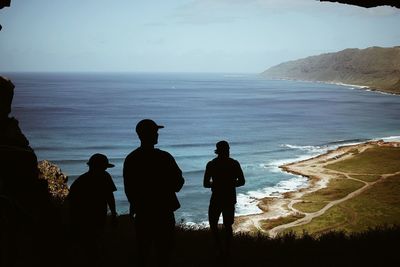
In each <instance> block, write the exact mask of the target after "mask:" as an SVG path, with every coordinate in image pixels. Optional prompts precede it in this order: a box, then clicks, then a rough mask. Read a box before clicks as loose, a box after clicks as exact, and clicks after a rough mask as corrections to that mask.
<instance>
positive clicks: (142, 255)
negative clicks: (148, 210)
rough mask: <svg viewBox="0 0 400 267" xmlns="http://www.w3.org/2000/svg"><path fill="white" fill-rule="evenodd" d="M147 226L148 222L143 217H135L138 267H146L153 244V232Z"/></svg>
mask: <svg viewBox="0 0 400 267" xmlns="http://www.w3.org/2000/svg"><path fill="white" fill-rule="evenodd" d="M152 230H153V229H149V226H148V225H147V220H146V219H145V218H143V216H140V215H137V214H136V217H135V234H136V246H137V264H138V266H146V255H147V254H148V251H149V250H150V244H151V242H152V240H151V239H152V238H151V236H152V232H149V231H152Z"/></svg>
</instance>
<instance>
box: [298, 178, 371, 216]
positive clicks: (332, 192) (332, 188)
mask: <svg viewBox="0 0 400 267" xmlns="http://www.w3.org/2000/svg"><path fill="white" fill-rule="evenodd" d="M363 185H364V184H363V183H361V182H358V181H354V180H350V179H346V178H343V179H332V180H331V181H330V182H329V184H328V186H327V187H326V188H322V189H320V190H318V191H315V192H312V193H310V194H306V195H304V196H303V197H302V200H303V202H299V203H296V204H294V205H293V207H294V208H295V209H298V210H299V211H302V212H315V211H318V210H320V209H322V208H323V207H324V206H325V205H326V204H328V203H329V202H330V201H333V200H336V199H340V198H343V197H345V196H347V195H348V194H349V193H351V192H353V191H355V190H357V189H358V188H361V187H362V186H363Z"/></svg>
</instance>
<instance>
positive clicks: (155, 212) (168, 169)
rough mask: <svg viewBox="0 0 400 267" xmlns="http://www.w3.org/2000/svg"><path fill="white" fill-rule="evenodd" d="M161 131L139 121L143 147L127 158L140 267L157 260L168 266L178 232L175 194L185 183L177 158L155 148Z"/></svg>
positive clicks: (128, 192) (127, 183)
mask: <svg viewBox="0 0 400 267" xmlns="http://www.w3.org/2000/svg"><path fill="white" fill-rule="evenodd" d="M160 128H164V127H163V126H160V125H157V124H156V123H155V122H154V121H152V120H149V119H145V120H142V121H140V122H139V123H138V124H137V125H136V133H137V134H138V136H139V139H140V142H141V145H140V147H139V148H137V149H135V150H134V151H132V152H131V153H130V154H129V155H128V156H127V157H126V159H125V163H124V184H125V193H126V196H127V197H128V200H129V203H130V205H131V206H130V213H131V215H133V216H134V219H135V228H136V235H137V241H138V242H137V243H138V257H139V258H138V261H139V265H140V266H144V265H145V264H146V262H147V263H149V261H150V262H151V260H153V259H154V258H155V263H156V264H157V265H158V266H168V265H169V262H170V256H171V250H172V245H173V238H174V229H175V217H174V211H175V210H177V209H178V208H179V207H180V204H179V201H178V199H177V197H176V194H175V192H178V191H179V190H180V189H181V188H182V186H183V183H184V179H183V177H182V171H181V170H180V169H179V167H178V165H177V164H176V162H175V160H174V158H173V157H172V156H171V155H170V154H169V153H168V152H166V151H163V150H160V149H157V148H155V147H154V145H156V144H157V143H158V129H160ZM153 255H154V256H155V257H154V256H153Z"/></svg>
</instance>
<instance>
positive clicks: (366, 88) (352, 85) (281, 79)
mask: <svg viewBox="0 0 400 267" xmlns="http://www.w3.org/2000/svg"><path fill="white" fill-rule="evenodd" d="M264 78H265V77H264ZM267 79H270V80H278V81H299V82H310V83H324V84H334V85H339V86H344V87H352V88H350V89H361V90H365V91H368V92H374V93H379V94H384V95H393V96H400V93H393V92H388V91H385V90H383V89H380V88H373V87H371V86H367V85H360V84H350V83H343V82H334V81H319V80H301V79H285V78H267Z"/></svg>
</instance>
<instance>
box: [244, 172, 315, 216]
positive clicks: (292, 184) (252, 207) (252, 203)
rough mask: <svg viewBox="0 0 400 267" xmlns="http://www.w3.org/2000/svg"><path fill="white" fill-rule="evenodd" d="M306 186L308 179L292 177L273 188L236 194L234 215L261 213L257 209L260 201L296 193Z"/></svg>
mask: <svg viewBox="0 0 400 267" xmlns="http://www.w3.org/2000/svg"><path fill="white" fill-rule="evenodd" d="M307 186H308V179H307V178H306V177H302V176H294V177H293V178H291V179H289V180H284V181H280V182H279V183H277V184H276V185H275V186H271V187H265V188H263V189H260V190H254V191H249V192H247V193H245V194H238V196H237V200H238V202H237V204H236V215H239V216H240V215H250V214H259V213H262V210H260V209H259V208H258V207H257V204H258V202H259V200H260V199H262V198H264V197H282V196H283V193H287V192H293V191H297V190H299V189H301V188H305V187H307Z"/></svg>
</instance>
